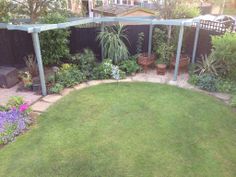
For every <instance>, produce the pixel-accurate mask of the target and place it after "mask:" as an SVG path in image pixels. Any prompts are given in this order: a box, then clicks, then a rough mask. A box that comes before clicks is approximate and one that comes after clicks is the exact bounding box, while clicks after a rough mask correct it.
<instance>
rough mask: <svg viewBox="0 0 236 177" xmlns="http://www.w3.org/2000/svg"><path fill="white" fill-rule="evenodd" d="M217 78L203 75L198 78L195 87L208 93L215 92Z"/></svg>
mask: <svg viewBox="0 0 236 177" xmlns="http://www.w3.org/2000/svg"><path fill="white" fill-rule="evenodd" d="M217 81H218V80H217V78H216V77H215V76H214V75H210V74H203V75H200V76H198V81H197V86H198V87H199V88H200V89H203V90H207V91H210V92H215V91H217Z"/></svg>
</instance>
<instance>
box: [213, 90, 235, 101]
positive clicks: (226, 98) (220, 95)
mask: <svg viewBox="0 0 236 177" xmlns="http://www.w3.org/2000/svg"><path fill="white" fill-rule="evenodd" d="M210 95H212V96H214V97H216V98H218V99H220V100H223V101H225V102H227V101H229V100H230V99H231V95H230V94H226V93H217V92H214V93H210Z"/></svg>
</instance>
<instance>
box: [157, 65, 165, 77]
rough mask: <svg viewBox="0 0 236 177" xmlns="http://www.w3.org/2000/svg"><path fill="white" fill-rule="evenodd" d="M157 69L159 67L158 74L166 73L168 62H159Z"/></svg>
mask: <svg viewBox="0 0 236 177" xmlns="http://www.w3.org/2000/svg"><path fill="white" fill-rule="evenodd" d="M156 69H157V74H159V75H165V74H166V64H157V65H156Z"/></svg>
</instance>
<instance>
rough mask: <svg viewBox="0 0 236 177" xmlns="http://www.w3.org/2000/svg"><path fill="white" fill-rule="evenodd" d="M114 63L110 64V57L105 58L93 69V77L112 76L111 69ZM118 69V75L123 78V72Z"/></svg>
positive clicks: (104, 77) (108, 77)
mask: <svg viewBox="0 0 236 177" xmlns="http://www.w3.org/2000/svg"><path fill="white" fill-rule="evenodd" d="M114 67H115V65H113V64H112V60H111V59H105V60H104V61H103V62H102V63H101V64H100V65H98V66H97V67H96V68H94V70H93V73H94V74H93V79H110V78H113V70H114ZM118 70H119V76H120V78H121V79H122V78H125V73H124V72H123V71H121V70H120V69H119V67H118Z"/></svg>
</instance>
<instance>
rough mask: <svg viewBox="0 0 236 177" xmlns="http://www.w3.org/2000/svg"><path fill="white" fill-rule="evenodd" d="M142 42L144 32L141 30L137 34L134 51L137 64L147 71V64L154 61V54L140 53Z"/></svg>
mask: <svg viewBox="0 0 236 177" xmlns="http://www.w3.org/2000/svg"><path fill="white" fill-rule="evenodd" d="M143 42H144V33H143V32H141V33H139V34H138V40H137V44H136V53H137V56H138V64H139V65H140V66H142V68H143V70H144V71H145V72H147V68H148V66H149V65H151V64H153V63H154V61H155V56H154V55H153V54H151V56H148V54H147V53H142V50H143Z"/></svg>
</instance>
